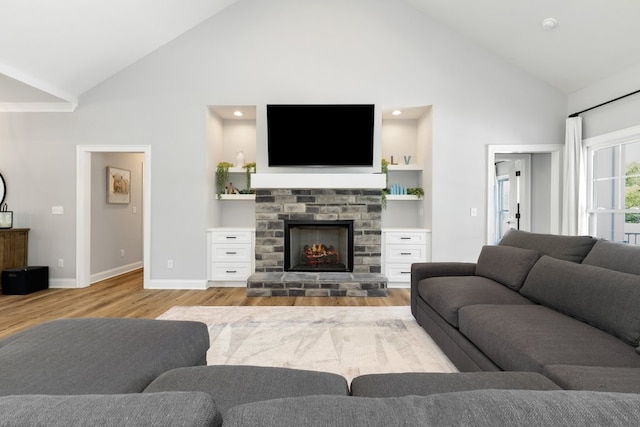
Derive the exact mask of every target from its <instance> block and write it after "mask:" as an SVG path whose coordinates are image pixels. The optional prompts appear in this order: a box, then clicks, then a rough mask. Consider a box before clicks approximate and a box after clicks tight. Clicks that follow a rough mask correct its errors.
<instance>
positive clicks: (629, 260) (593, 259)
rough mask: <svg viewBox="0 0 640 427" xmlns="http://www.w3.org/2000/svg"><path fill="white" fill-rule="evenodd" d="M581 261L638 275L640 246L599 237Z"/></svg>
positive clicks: (639, 269)
mask: <svg viewBox="0 0 640 427" xmlns="http://www.w3.org/2000/svg"><path fill="white" fill-rule="evenodd" d="M582 263H583V264H589V265H595V266H598V267H603V268H608V269H610V270H616V271H622V272H624V273H631V274H638V275H640V246H635V245H629V244H627V243H618V242H611V241H609V240H604V239H600V240H598V241H597V242H596V244H595V245H593V249H591V251H589V254H588V255H587V257H586V258H585V259H584V261H582Z"/></svg>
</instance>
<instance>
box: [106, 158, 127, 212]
mask: <svg viewBox="0 0 640 427" xmlns="http://www.w3.org/2000/svg"><path fill="white" fill-rule="evenodd" d="M129 202H131V171H129V170H126V169H120V168H115V167H113V166H107V203H119V204H123V203H124V204H127V203H129Z"/></svg>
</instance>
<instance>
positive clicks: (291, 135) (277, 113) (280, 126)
mask: <svg viewBox="0 0 640 427" xmlns="http://www.w3.org/2000/svg"><path fill="white" fill-rule="evenodd" d="M373 123H374V105H372V104H335V105H330V104H298V105H292V104H270V105H267V146H268V159H269V166H373Z"/></svg>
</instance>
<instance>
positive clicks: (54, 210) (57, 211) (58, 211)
mask: <svg viewBox="0 0 640 427" xmlns="http://www.w3.org/2000/svg"><path fill="white" fill-rule="evenodd" d="M51 215H64V206H51Z"/></svg>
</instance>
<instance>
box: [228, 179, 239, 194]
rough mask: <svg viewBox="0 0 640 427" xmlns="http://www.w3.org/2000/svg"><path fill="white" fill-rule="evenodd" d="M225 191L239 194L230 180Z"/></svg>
mask: <svg viewBox="0 0 640 427" xmlns="http://www.w3.org/2000/svg"><path fill="white" fill-rule="evenodd" d="M226 193H227V194H240V191H239V190H238V189H237V188H236V187H234V186H233V182H230V183H229V185H227V188H226Z"/></svg>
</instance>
